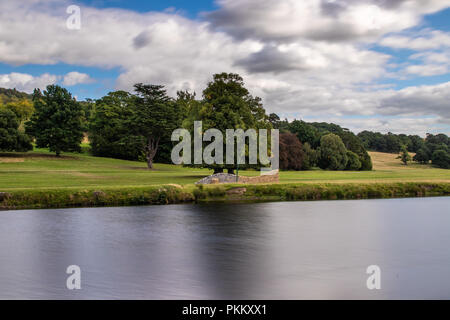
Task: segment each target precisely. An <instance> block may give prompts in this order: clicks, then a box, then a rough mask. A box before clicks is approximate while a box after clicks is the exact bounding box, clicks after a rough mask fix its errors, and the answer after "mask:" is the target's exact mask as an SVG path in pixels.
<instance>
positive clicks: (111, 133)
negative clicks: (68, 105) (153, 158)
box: [89, 91, 145, 160]
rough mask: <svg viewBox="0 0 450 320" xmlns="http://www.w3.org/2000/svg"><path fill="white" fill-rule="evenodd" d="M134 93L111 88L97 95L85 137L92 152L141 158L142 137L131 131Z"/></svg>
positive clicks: (101, 155)
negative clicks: (99, 97)
mask: <svg viewBox="0 0 450 320" xmlns="http://www.w3.org/2000/svg"><path fill="white" fill-rule="evenodd" d="M133 103H134V97H133V95H132V94H130V93H128V92H125V91H115V92H110V93H108V95H107V96H105V97H103V98H101V99H98V100H97V101H96V102H95V106H94V108H93V111H92V116H91V119H90V121H89V141H90V144H91V148H92V153H93V154H94V155H95V156H100V157H111V158H118V159H125V160H139V159H140V158H143V151H142V150H143V147H144V143H145V141H144V139H142V138H141V137H136V136H134V135H133V134H132V133H131V130H130V127H129V120H130V119H131V118H132V116H133Z"/></svg>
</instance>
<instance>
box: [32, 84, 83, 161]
mask: <svg viewBox="0 0 450 320" xmlns="http://www.w3.org/2000/svg"><path fill="white" fill-rule="evenodd" d="M33 103H34V107H35V113H34V114H33V116H32V117H31V120H30V121H28V122H27V123H26V132H27V133H28V134H30V135H31V136H32V137H34V138H36V145H37V147H38V148H47V147H48V148H49V149H50V151H52V152H55V153H56V154H57V155H59V154H61V152H68V151H76V152H79V151H80V150H81V148H80V143H81V140H82V139H83V130H84V128H83V125H82V117H83V111H82V109H81V107H80V105H79V104H78V103H77V102H76V100H75V99H74V98H72V95H71V94H70V93H69V92H68V91H67V89H64V88H62V87H60V86H58V85H49V86H47V90H46V91H44V92H43V93H41V91H40V90H39V89H36V90H35V91H34V94H33Z"/></svg>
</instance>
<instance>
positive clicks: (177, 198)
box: [0, 149, 450, 209]
mask: <svg viewBox="0 0 450 320" xmlns="http://www.w3.org/2000/svg"><path fill="white" fill-rule="evenodd" d="M371 157H372V160H373V164H374V170H373V171H367V172H351V171H338V172H336V171H323V170H312V171H299V172H293V171H292V172H281V173H280V183H279V184H271V185H246V186H245V191H244V193H241V192H238V194H236V192H234V190H236V188H237V187H241V185H240V186H237V185H215V186H206V187H203V186H197V187H196V186H194V183H195V182H196V181H198V180H200V179H201V178H203V177H205V176H207V175H209V174H211V173H212V171H210V170H206V169H193V168H185V167H182V166H174V165H165V164H156V165H155V169H154V170H147V168H146V164H145V163H143V162H135V161H124V160H116V159H108V158H98V157H92V156H89V155H87V154H70V153H67V154H64V155H63V156H62V157H59V158H57V157H56V156H55V155H54V154H52V153H50V152H48V151H46V150H42V149H41V150H35V151H33V152H28V153H0V209H20V208H22V209H24V208H60V207H91V206H122V205H148V204H168V203H182V202H190V203H192V202H208V201H239V202H241V201H250V202H254V201H288V200H327V199H367V198H392V197H417V196H439V195H440V196H442V195H450V170H444V169H437V168H433V167H431V166H430V165H418V164H411V165H408V166H404V165H402V164H401V163H400V161H399V160H397V159H395V158H396V155H393V154H384V153H371ZM240 174H243V175H249V176H255V175H258V174H259V172H258V171H240ZM241 190H242V188H241Z"/></svg>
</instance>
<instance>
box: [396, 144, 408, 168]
mask: <svg viewBox="0 0 450 320" xmlns="http://www.w3.org/2000/svg"><path fill="white" fill-rule="evenodd" d="M397 159H400V160H401V161H402V162H403V164H404V165H405V166H406V165H408V162H410V161H411V156H410V155H409V153H408V150H407V149H406V146H405V145H403V146H401V149H400V155H399V156H398V157H397Z"/></svg>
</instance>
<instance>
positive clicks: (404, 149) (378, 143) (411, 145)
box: [358, 131, 450, 169]
mask: <svg viewBox="0 0 450 320" xmlns="http://www.w3.org/2000/svg"><path fill="white" fill-rule="evenodd" d="M358 137H359V138H360V139H361V141H362V143H363V145H364V147H365V148H367V149H368V150H371V151H379V152H389V153H399V152H400V154H401V155H400V156H401V159H402V162H403V163H405V164H407V163H408V161H410V160H411V159H410V158H408V157H409V154H408V152H414V153H415V155H414V156H413V157H412V160H413V161H416V162H417V163H421V164H428V163H430V162H431V163H432V164H433V165H434V166H437V167H439V168H444V169H449V168H450V138H449V137H448V136H447V135H445V134H443V133H440V134H436V135H433V134H430V133H427V134H426V137H425V139H423V138H421V137H420V136H418V135H406V134H398V135H396V134H393V133H390V132H389V133H387V134H382V133H379V132H371V131H362V132H360V133H359V134H358Z"/></svg>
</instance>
